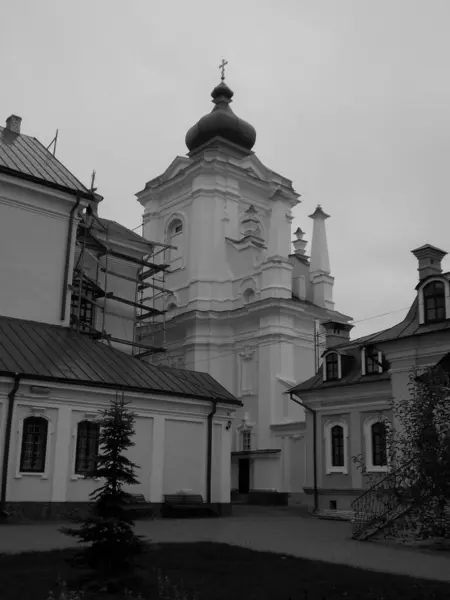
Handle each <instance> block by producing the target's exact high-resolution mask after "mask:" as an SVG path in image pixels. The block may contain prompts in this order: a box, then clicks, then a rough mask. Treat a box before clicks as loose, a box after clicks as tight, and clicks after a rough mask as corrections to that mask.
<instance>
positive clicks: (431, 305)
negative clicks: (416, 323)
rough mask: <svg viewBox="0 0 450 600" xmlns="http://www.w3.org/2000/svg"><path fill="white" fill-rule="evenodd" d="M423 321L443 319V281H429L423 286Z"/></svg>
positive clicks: (434, 321) (430, 321) (429, 321)
mask: <svg viewBox="0 0 450 600" xmlns="http://www.w3.org/2000/svg"><path fill="white" fill-rule="evenodd" d="M423 307H424V320H425V323H436V322H438V321H443V320H444V319H445V285H444V282H443V281H431V282H430V283H428V284H427V285H426V286H425V287H424V288H423Z"/></svg>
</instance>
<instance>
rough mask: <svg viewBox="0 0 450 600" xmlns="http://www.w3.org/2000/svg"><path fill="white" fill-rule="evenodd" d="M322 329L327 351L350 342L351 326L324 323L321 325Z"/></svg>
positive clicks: (334, 322)
mask: <svg viewBox="0 0 450 600" xmlns="http://www.w3.org/2000/svg"><path fill="white" fill-rule="evenodd" d="M322 327H323V328H324V329H325V338H326V342H325V343H326V347H327V350H329V349H330V348H334V346H338V345H339V344H345V342H349V341H350V330H351V329H353V325H350V323H338V322H337V321H325V322H324V323H322Z"/></svg>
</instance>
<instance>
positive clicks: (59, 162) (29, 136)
mask: <svg viewBox="0 0 450 600" xmlns="http://www.w3.org/2000/svg"><path fill="white" fill-rule="evenodd" d="M20 135H24V136H25V137H28V138H32V139H33V140H35V141H36V142H37V143H38V144H39V145H40V146H41V148H42V149H43V150H44V152H45V153H46V154H49V155H50V157H51V158H52V160H54V161H56V162H57V163H58V164H59V165H60V166H61V167H62V168H63V169H65V170H66V171H67V172H68V173H70V175H71V176H72V177H73V178H74V179H76V181H77V182H78V183H79V184H80V185H81V187H82V188H84V191H85V192H86V193H89V189H88V188H87V187H86V186H85V185H84V183H83V182H82V181H81V180H80V179H79V178H78V177H77V176H76V175H74V174H73V173H72V171H70V170H69V169H68V168H67V167H66V166H65V164H64V163H62V162H61V161H60V160H59V158H56V156H55V155H54V154H52V153H51V152H50V151H49V149H48V148H46V147H45V146H44V144H43V143H42V142H41V141H40V140H39V138H37V137H35V136H31V135H27V134H26V133H23V134H22V133H21V134H20Z"/></svg>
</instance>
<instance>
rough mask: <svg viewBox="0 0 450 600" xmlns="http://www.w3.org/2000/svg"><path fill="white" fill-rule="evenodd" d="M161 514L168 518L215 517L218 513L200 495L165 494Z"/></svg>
mask: <svg viewBox="0 0 450 600" xmlns="http://www.w3.org/2000/svg"><path fill="white" fill-rule="evenodd" d="M161 514H162V516H164V517H168V516H174V515H178V516H186V515H187V514H190V515H194V514H195V515H196V516H213V515H216V514H217V513H216V512H215V511H214V510H213V509H212V508H211V507H210V506H208V505H206V504H205V503H204V502H203V497H202V496H201V495H200V494H165V495H164V504H163V506H162V508H161Z"/></svg>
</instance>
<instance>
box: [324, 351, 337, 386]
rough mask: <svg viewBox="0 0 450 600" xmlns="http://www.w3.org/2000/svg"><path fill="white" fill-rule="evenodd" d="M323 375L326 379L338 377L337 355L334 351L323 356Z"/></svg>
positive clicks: (331, 379) (330, 379)
mask: <svg viewBox="0 0 450 600" xmlns="http://www.w3.org/2000/svg"><path fill="white" fill-rule="evenodd" d="M325 375H326V381H333V380H334V379H339V356H338V354H337V353H336V352H331V353H330V354H328V355H327V356H326V357H325Z"/></svg>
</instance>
